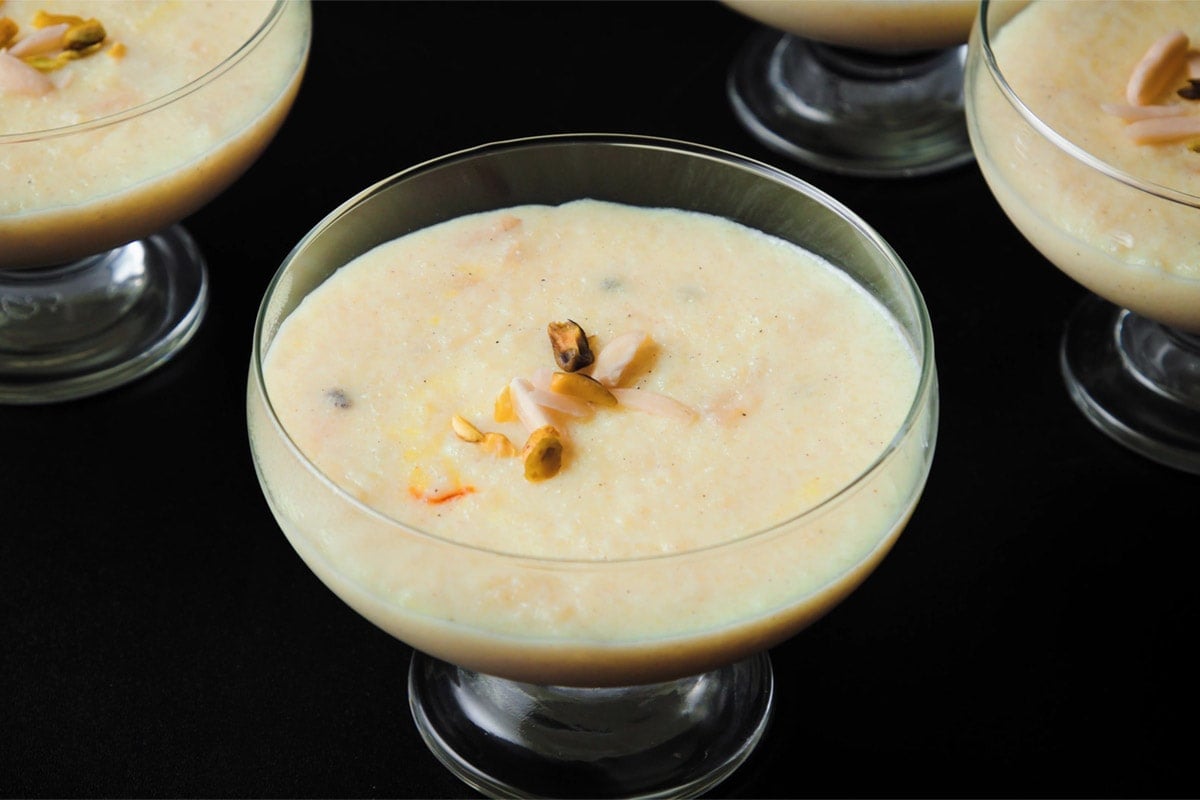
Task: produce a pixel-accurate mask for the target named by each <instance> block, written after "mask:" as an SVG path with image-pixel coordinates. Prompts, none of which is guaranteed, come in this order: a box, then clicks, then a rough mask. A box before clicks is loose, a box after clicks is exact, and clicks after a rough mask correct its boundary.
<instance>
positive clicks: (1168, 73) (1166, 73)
mask: <svg viewBox="0 0 1200 800" xmlns="http://www.w3.org/2000/svg"><path fill="white" fill-rule="evenodd" d="M1187 60H1188V37H1187V34H1186V33H1184V32H1183V31H1171V32H1170V33H1166V34H1164V35H1162V36H1161V37H1159V38H1158V40H1156V41H1155V42H1154V43H1153V44H1152V45H1150V48H1149V49H1148V50H1146V52H1145V54H1144V55H1143V56H1142V57H1141V59H1140V60H1139V61H1138V63H1137V64H1135V65H1134V67H1133V72H1132V73H1131V74H1130V75H1129V82H1128V83H1127V84H1126V85H1125V99H1126V100H1127V101H1128V102H1129V104H1130V105H1134V106H1144V105H1148V104H1150V103H1152V102H1153V101H1154V99H1155V98H1157V97H1158V96H1159V95H1161V94H1162V93H1163V91H1165V90H1166V89H1167V87H1168V86H1170V85H1171V84H1172V83H1174V81H1175V79H1176V77H1177V76H1178V75H1179V73H1180V72H1182V71H1183V69H1184V67H1185V66H1186V65H1187Z"/></svg>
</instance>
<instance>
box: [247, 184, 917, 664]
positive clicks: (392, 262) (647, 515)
mask: <svg viewBox="0 0 1200 800" xmlns="http://www.w3.org/2000/svg"><path fill="white" fill-rule="evenodd" d="M283 280H284V282H285V285H284V286H281V287H279V288H278V289H277V291H279V292H284V293H286V292H290V291H291V290H290V289H289V288H288V285H287V284H288V283H289V282H290V281H291V280H292V279H291V278H290V277H288V276H287V275H286V273H285V274H284V277H283ZM269 308H270V303H269V302H268V310H267V311H266V312H265V316H264V319H263V324H264V325H265V326H266V329H267V330H268V334H267V336H268V337H269V340H270V341H269V344H268V345H265V346H266V352H265V354H264V355H263V356H262V379H261V380H262V382H261V383H260V378H259V376H258V374H257V372H256V371H255V370H253V369H252V371H251V391H250V395H249V403H248V419H249V429H250V436H251V441H252V443H253V446H254V452H255V458H256V466H257V468H258V471H259V476H260V479H261V480H262V483H263V486H264V491H265V494H266V496H267V499H268V502H269V504H270V505H271V507H272V509H273V511H274V513H275V516H276V518H277V520H278V521H279V523H280V525H281V527H282V528H283V530H284V532H285V533H286V534H287V536H288V537H289V539H290V540H291V542H292V544H293V545H294V546H295V548H296V550H297V551H298V552H299V554H300V555H301V556H302V557H303V558H304V559H305V561H306V562H307V563H308V565H309V566H310V567H311V568H312V569H313V571H314V572H315V573H316V574H317V575H318V576H320V577H321V579H322V580H323V581H324V582H325V583H326V584H327V585H328V586H330V588H332V589H333V590H334V591H335V592H336V593H337V594H339V595H340V596H341V597H342V598H343V599H344V600H345V601H346V602H347V603H348V604H349V605H351V606H352V607H353V608H355V609H356V610H358V611H359V612H360V613H362V614H363V615H364V616H366V617H367V618H368V619H371V620H372V621H373V622H375V623H376V624H378V625H379V626H380V627H382V628H384V629H385V630H387V631H389V632H391V633H393V634H394V635H395V636H397V637H398V638H400V639H402V640H404V641H406V642H408V643H409V644H411V645H412V646H414V647H417V648H418V649H422V650H425V651H426V652H429V653H432V654H435V655H437V656H438V657H440V658H443V659H444V660H447V661H450V662H452V663H455V664H460V665H464V666H468V667H470V668H473V669H477V670H479V671H482V672H486V673H489V674H494V675H501V676H506V677H511V678H515V679H518V680H526V681H529V682H537V683H555V684H566V685H604V684H607V685H621V684H630V683H637V682H645V681H650V680H661V679H665V678H667V677H669V676H679V675H684V674H690V673H694V672H696V671H700V670H703V669H707V668H711V667H713V666H717V665H720V664H723V663H728V662H730V661H732V660H736V659H738V658H741V657H745V656H746V655H748V654H750V653H752V652H756V651H758V650H761V649H762V648H764V647H767V646H770V644H772V643H774V642H777V641H781V640H782V639H784V638H787V637H788V636H790V635H792V634H793V633H795V632H796V631H797V630H798V629H799V628H801V627H803V626H804V625H805V624H807V623H808V622H810V621H812V620H813V619H816V618H817V617H819V616H820V615H822V614H823V613H825V611H827V610H828V609H829V608H830V607H831V606H832V605H834V604H835V603H836V602H838V601H839V600H840V599H841V598H842V597H844V596H845V595H846V594H848V593H849V592H850V591H852V590H853V588H854V587H855V586H857V585H858V583H860V582H861V581H862V580H863V579H864V578H865V577H866V575H867V574H869V572H870V571H871V569H873V567H874V566H875V565H876V564H877V563H878V561H879V560H880V559H881V558H882V557H883V555H884V554H885V553H886V552H887V550H888V549H889V548H890V545H891V543H892V542H893V541H894V540H895V537H896V536H898V534H899V532H900V530H901V529H902V528H903V526H904V524H905V522H906V521H907V518H908V516H909V514H910V513H911V510H912V508H913V506H914V505H915V503H916V500H917V497H918V496H919V494H920V489H921V486H922V485H923V482H924V477H925V474H926V469H927V467H928V455H929V452H928V448H929V445H930V442H931V437H932V435H933V432H932V429H931V425H932V424H933V418H934V412H933V408H932V405H929V406H923V407H922V412H923V413H921V414H920V415H918V417H917V418H916V419H915V421H914V420H910V419H909V415H910V412H911V411H912V409H913V408H914V403H915V401H916V398H917V396H918V391H919V386H920V384H921V375H922V373H921V369H920V367H919V365H918V361H917V359H916V357H915V355H914V351H913V347H912V344H911V343H910V341H909V340H908V338H907V336H906V334H905V333H904V332H903V330H902V329H901V327H900V325H899V324H898V323H897V322H896V320H895V319H894V318H893V317H892V316H891V314H890V313H889V312H888V311H886V310H885V309H884V307H883V306H882V305H881V304H880V303H879V302H878V301H876V300H874V299H873V298H872V297H871V296H870V295H869V294H868V293H867V292H866V291H865V290H864V289H863V288H862V287H860V286H859V285H858V284H856V283H855V282H854V281H853V280H851V279H850V278H849V277H847V276H846V274H845V273H843V272H841V271H840V270H838V269H836V268H834V267H833V266H831V265H830V264H829V263H827V262H824V261H822V260H820V259H818V258H816V257H815V256H813V255H812V254H810V253H807V252H806V251H803V250H800V249H799V248H797V247H795V246H794V245H790V244H788V243H785V242H783V241H782V240H779V239H775V238H773V237H769V236H767V235H765V234H763V233H761V232H759V231H754V230H751V229H749V228H745V227H742V226H739V225H736V224H734V223H732V222H730V221H728V220H724V219H721V218H718V217H713V216H709V215H702V214H698V213H693V212H684V211H680V210H675V209H644V208H634V207H631V206H624V205H618V204H613V203H604V202H598V201H592V200H580V201H575V202H571V203H567V204H565V205H562V206H520V207H514V208H508V209H503V210H499V211H492V212H485V213H480V214H475V215H470V216H467V217H462V218H459V219H456V220H451V221H449V222H445V223H442V224H440V225H435V226H433V227H430V228H426V229H424V230H421V231H418V232H416V233H413V234H409V235H407V236H405V237H402V238H400V239H397V240H393V241H392V242H390V243H387V244H384V245H381V246H379V247H376V248H375V249H373V250H370V251H368V252H367V253H365V254H363V255H361V256H359V257H358V258H356V259H354V260H353V261H351V262H350V263H349V264H348V265H347V266H344V267H342V268H341V269H340V270H338V271H337V272H335V273H334V274H333V275H331V276H330V277H329V278H328V279H326V281H325V282H324V283H323V284H321V285H320V286H319V287H317V288H315V289H314V290H312V291H311V292H310V293H309V294H307V296H306V297H305V298H304V300H303V301H301V302H300V304H299V305H298V306H297V307H296V309H295V310H294V311H292V312H290V313H289V314H288V315H287V316H286V318H284V319H273V318H272V313H273V312H271V311H270V310H269ZM564 319H570V320H574V321H575V322H577V323H579V324H580V325H581V326H583V328H584V329H585V330H586V332H587V333H588V334H589V336H590V338H591V341H592V343H593V345H594V347H593V349H594V351H595V352H597V353H598V355H597V358H600V357H602V355H603V348H604V345H605V344H606V343H608V342H611V341H612V340H613V339H615V338H617V337H620V336H621V335H623V334H626V333H628V332H630V331H638V330H640V331H643V332H645V333H646V334H647V336H648V338H649V343H648V344H646V345H644V346H643V348H642V350H640V351H639V357H638V358H637V359H635V361H634V362H633V365H631V368H630V371H629V372H628V374H626V375H624V376H623V377H622V378H621V380H620V382H619V384H618V386H619V387H623V388H627V389H637V390H641V391H644V392H651V393H654V395H655V396H658V397H661V398H667V399H668V400H669V401H670V402H671V403H678V404H680V405H682V406H685V407H686V408H687V409H689V413H688V414H686V415H675V414H666V415H663V414H658V413H651V412H648V411H643V410H640V409H638V408H632V407H622V406H618V407H616V408H611V407H600V408H596V409H595V410H594V413H592V414H590V415H587V416H585V417H580V418H566V417H565V415H561V414H558V415H557V416H554V415H552V416H553V417H554V420H555V424H556V425H558V424H560V423H561V426H562V429H563V431H564V434H565V436H564V438H565V447H564V452H563V458H562V468H561V470H560V471H559V472H558V474H556V475H554V476H553V477H551V478H548V479H546V480H541V481H530V480H527V479H526V477H525V476H524V473H523V470H522V461H521V459H520V457H497V456H496V455H493V454H491V453H489V452H487V451H486V450H485V449H483V448H482V447H481V446H480V445H479V444H478V443H471V442H467V441H464V440H463V439H462V438H460V437H459V436H458V435H457V434H456V433H455V431H454V430H453V428H452V424H451V420H452V418H453V417H454V416H455V415H460V416H461V417H463V418H465V419H467V420H469V421H471V422H472V423H473V424H474V425H475V426H476V427H477V428H478V429H479V430H481V431H489V432H497V431H499V432H503V433H505V434H506V435H507V436H508V437H509V438H510V439H511V440H512V441H513V442H514V443H515V445H516V446H517V447H518V448H520V446H521V444H522V442H523V441H524V437H525V435H526V433H525V431H524V430H523V429H522V427H521V426H520V425H519V424H518V423H515V422H498V421H496V419H495V417H494V408H495V401H496V398H497V397H498V395H499V394H501V393H502V390H503V389H504V387H505V386H506V385H509V384H510V382H511V381H512V379H513V378H514V377H520V376H531V375H535V374H536V373H537V372H538V371H539V370H542V369H544V368H550V369H551V371H553V368H554V366H555V362H554V354H553V349H552V347H551V344H550V341H549V338H548V333H547V325H548V323H549V322H553V321H559V320H564ZM272 330H274V331H275V333H273V334H272V333H270V332H269V331H272ZM264 385H265V390H264ZM614 391H615V390H614ZM267 402H269V403H270V404H271V406H270V409H268V406H267ZM271 411H273V412H274V413H275V415H276V416H277V418H278V423H276V421H275V420H274V419H272V418H271ZM555 413H556V414H557V412H555ZM909 423H911V427H906V426H907V425H908V424H909ZM902 432H903V433H902ZM302 454H303V455H302ZM309 459H311V462H310V461H309ZM881 459H882V460H881ZM876 462H879V463H878V465H877V468H876V469H874V470H872V471H871V472H870V473H869V474H868V477H865V478H862V479H859V478H860V476H863V475H864V473H865V472H866V471H867V470H868V469H869V468H871V467H872V466H873V465H876ZM314 464H315V466H316V468H317V469H316V470H314V469H313V465H314ZM317 470H319V472H318V471H317ZM856 479H859V480H856ZM335 486H336V488H334V487H335ZM835 495H836V496H835ZM818 505H821V510H819V511H815V512H812V513H809V514H805V513H804V512H806V511H808V510H810V509H814V508H815V507H816V506H818Z"/></svg>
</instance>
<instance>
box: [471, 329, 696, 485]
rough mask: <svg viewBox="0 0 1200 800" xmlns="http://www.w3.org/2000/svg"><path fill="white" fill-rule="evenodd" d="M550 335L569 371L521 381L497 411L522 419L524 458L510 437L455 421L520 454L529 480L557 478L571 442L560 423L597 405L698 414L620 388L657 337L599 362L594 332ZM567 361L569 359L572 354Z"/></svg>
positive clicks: (624, 342)
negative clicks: (582, 358) (582, 362)
mask: <svg viewBox="0 0 1200 800" xmlns="http://www.w3.org/2000/svg"><path fill="white" fill-rule="evenodd" d="M547 330H548V331H549V333H550V341H551V343H552V345H553V349H554V360H555V365H556V366H558V367H561V368H563V370H565V371H559V370H554V369H550V368H543V369H538V370H535V371H534V373H533V374H532V375H530V376H529V377H516V378H513V379H512V380H511V381H509V382H508V385H506V386H505V387H504V388H503V389H502V390H501V391H500V393H499V394H498V395H497V397H496V400H495V403H494V405H493V409H492V416H493V419H494V420H495V421H496V422H500V423H506V422H520V423H521V425H522V427H524V428H525V430H526V431H527V435H528V438H527V439H526V441H525V444H524V446H523V447H522V448H521V450H520V452H519V453H518V452H517V450H516V448H515V447H514V446H513V444H512V442H511V441H510V440H509V439H508V438H507V437H506V436H504V434H502V433H497V432H487V433H485V432H484V431H482V430H480V429H479V428H478V427H476V426H475V425H474V424H473V423H471V422H470V421H469V420H467V419H466V418H465V417H463V416H461V415H458V414H456V415H454V416H453V417H451V419H450V427H451V428H452V429H453V431H454V434H455V435H456V436H457V437H458V438H459V439H461V440H462V441H464V442H468V443H471V444H477V445H480V446H482V447H484V448H485V450H486V451H487V452H490V453H492V454H493V455H497V456H501V457H509V456H514V455H519V456H520V457H521V459H522V461H523V463H524V467H525V478H526V479H527V480H529V481H533V482H539V481H544V480H546V479H548V478H552V477H554V476H555V475H557V474H558V472H559V471H560V470H561V469H562V461H563V450H564V446H565V437H564V433H565V431H564V429H563V423H562V422H560V421H556V419H555V418H554V416H553V415H557V417H558V419H559V420H568V419H571V418H574V419H584V418H587V417H589V416H591V415H592V414H593V413H594V411H595V410H596V409H597V408H605V409H611V408H620V407H622V406H624V407H626V408H629V409H633V410H635V411H642V412H646V413H650V414H655V415H657V416H662V417H668V418H671V419H677V420H680V421H681V422H689V421H691V420H693V419H695V416H696V414H695V412H694V411H693V410H692V409H691V408H689V407H688V406H686V405H684V404H683V403H680V402H679V401H677V400H674V399H672V398H670V397H667V396H665V395H661V394H659V393H657V392H652V391H649V390H646V389H638V388H635V387H632V386H620V385H619V383H620V381H621V379H622V378H623V377H624V376H625V374H626V372H627V370H628V368H629V366H630V365H631V364H632V363H633V362H634V359H635V358H636V356H637V354H638V352H639V351H640V350H641V348H642V346H643V345H645V344H646V343H647V342H648V341H649V337H648V336H647V335H646V334H645V333H643V332H642V331H631V332H629V333H626V334H622V335H621V336H617V337H616V338H614V339H613V340H612V341H611V342H609V343H608V344H606V345H605V346H604V347H603V348H601V349H600V351H599V352H598V353H597V354H596V355H595V356H594V357H593V355H592V350H591V346H590V344H589V342H588V337H587V334H586V333H585V332H584V330H583V328H582V327H581V326H580V325H579V324H578V323H576V322H573V321H571V320H567V321H566V322H555V323H551V324H550V325H549V326H548V328H547ZM580 353H586V354H587V356H586V359H587V363H586V364H585V365H583V366H578V367H576V368H575V369H567V367H569V366H573V365H574V364H575V363H577V362H576V356H577V355H578V354H580ZM564 356H567V357H564Z"/></svg>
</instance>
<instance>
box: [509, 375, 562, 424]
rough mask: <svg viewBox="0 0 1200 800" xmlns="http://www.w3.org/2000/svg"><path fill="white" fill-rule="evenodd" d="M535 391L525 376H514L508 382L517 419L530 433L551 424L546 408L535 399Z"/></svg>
mask: <svg viewBox="0 0 1200 800" xmlns="http://www.w3.org/2000/svg"><path fill="white" fill-rule="evenodd" d="M533 391H534V389H533V384H531V383H530V382H529V381H528V380H526V379H525V378H513V379H512V380H511V381H510V382H509V384H508V394H509V396H510V397H511V398H512V406H513V411H514V412H516V415H517V419H519V420H520V421H521V424H522V425H524V426H525V430H526V432H528V433H533V432H534V431H536V430H537V429H538V428H544V427H546V426H547V425H550V424H551V423H550V417H548V416H547V415H546V409H545V408H543V407H542V406H540V405H538V404H537V402H536V401H535V400H534V399H533Z"/></svg>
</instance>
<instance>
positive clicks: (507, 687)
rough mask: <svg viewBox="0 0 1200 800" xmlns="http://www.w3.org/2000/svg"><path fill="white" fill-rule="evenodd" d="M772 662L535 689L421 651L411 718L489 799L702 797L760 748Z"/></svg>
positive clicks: (770, 697) (412, 675)
mask: <svg viewBox="0 0 1200 800" xmlns="http://www.w3.org/2000/svg"><path fill="white" fill-rule="evenodd" d="M773 686H774V678H773V674H772V670H771V662H770V659H769V657H768V656H767V655H766V654H765V653H761V654H759V655H757V656H754V657H752V658H749V659H747V660H745V661H742V662H739V663H736V664H732V665H730V666H727V667H723V668H720V669H717V670H714V671H712V672H707V673H704V674H701V675H695V676H692V677H688V678H683V679H680V680H676V681H668V682H665V683H656V684H649V685H646V686H630V687H619V688H572V687H558V686H535V685H532V684H527V683H518V682H515V681H510V680H505V679H502V678H496V677H492V676H489V675H483V674H480V673H476V672H471V671H469V670H465V669H462V668H460V667H456V666H454V665H452V664H447V663H445V662H443V661H439V660H437V659H434V658H431V657H429V656H426V655H424V654H422V653H419V652H418V653H416V654H415V655H414V656H413V660H412V665H411V667H410V670H409V699H410V705H411V708H412V713H413V718H414V720H415V721H416V725H417V728H418V730H419V731H420V733H421V736H422V738H423V739H424V740H425V743H426V745H427V746H428V747H429V749H430V750H432V751H433V753H434V755H436V756H437V758H438V759H439V760H440V761H441V762H442V763H443V764H444V765H445V766H446V767H447V768H448V769H449V770H450V771H451V772H452V773H454V774H455V775H456V776H457V777H458V778H460V779H461V780H462V781H464V782H465V783H466V784H468V785H469V786H471V787H472V788H474V789H476V790H477V791H480V792H482V793H484V794H486V795H488V796H491V797H555V798H575V797H590V798H608V797H696V796H698V795H700V794H701V793H703V792H705V791H707V790H709V789H711V788H712V787H713V786H716V785H717V784H718V783H720V782H721V781H722V780H724V779H725V778H727V777H728V776H729V775H730V774H732V773H733V771H734V770H735V769H737V767H738V766H739V765H741V764H742V763H743V762H744V761H745V760H746V758H747V757H749V755H750V753H751V752H752V751H753V750H754V748H755V746H756V745H757V744H758V742H759V740H760V739H761V737H762V734H763V732H764V730H765V729H766V727H767V724H768V722H769V719H770V716H771V709H772V707H773V703H774V692H773Z"/></svg>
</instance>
